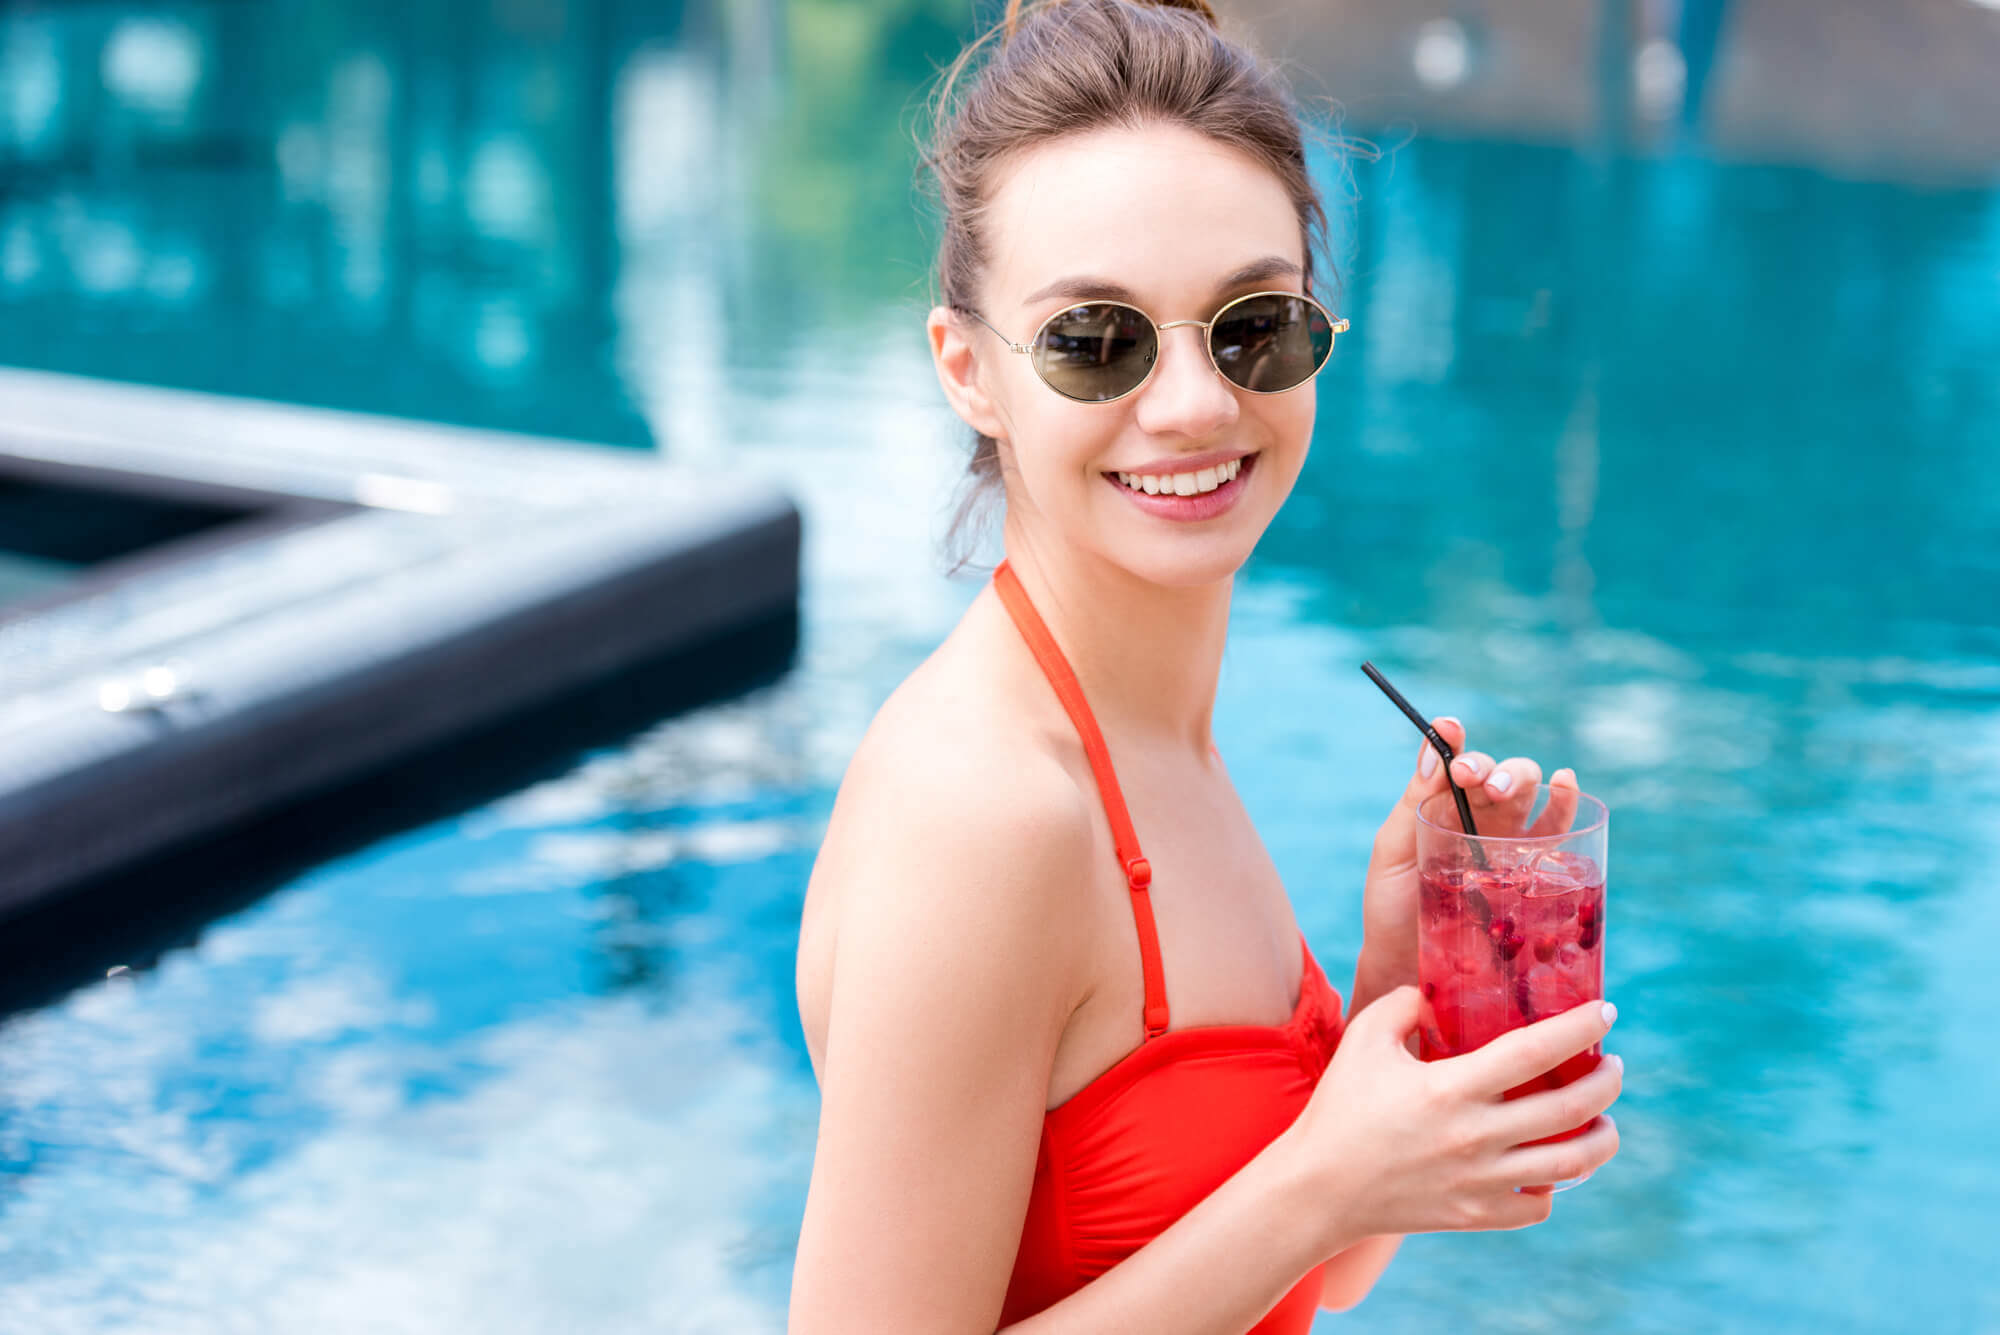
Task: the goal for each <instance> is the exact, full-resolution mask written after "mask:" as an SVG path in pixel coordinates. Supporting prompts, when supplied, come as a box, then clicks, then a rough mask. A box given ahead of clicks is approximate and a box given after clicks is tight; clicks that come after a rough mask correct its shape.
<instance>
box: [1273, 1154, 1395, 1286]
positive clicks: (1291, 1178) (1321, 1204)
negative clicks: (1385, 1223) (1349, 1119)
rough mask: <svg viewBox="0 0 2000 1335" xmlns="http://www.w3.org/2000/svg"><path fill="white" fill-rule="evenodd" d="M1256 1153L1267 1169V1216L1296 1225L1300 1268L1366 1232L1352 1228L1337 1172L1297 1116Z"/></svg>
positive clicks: (1350, 1244)
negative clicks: (1311, 1145) (1312, 1145)
mask: <svg viewBox="0 0 2000 1335" xmlns="http://www.w3.org/2000/svg"><path fill="white" fill-rule="evenodd" d="M1258 1157H1259V1158H1260V1159H1263V1160H1266V1161H1267V1162H1268V1164H1269V1167H1270V1169H1271V1191H1272V1193H1273V1196H1274V1199H1273V1200H1272V1201H1271V1206H1272V1212H1271V1215H1270V1217H1271V1218H1273V1219H1282V1220H1285V1221H1287V1222H1289V1223H1292V1224H1295V1225H1297V1232H1296V1237H1297V1240H1298V1244H1299V1247H1300V1256H1301V1258H1302V1259H1303V1261H1304V1269H1306V1270H1310V1269H1311V1268H1312V1267H1314V1266H1316V1265H1318V1264H1320V1263H1321V1262H1322V1261H1325V1260H1326V1259H1327V1258H1329V1257H1331V1256H1335V1255H1337V1254H1338V1253H1340V1252H1343V1251H1346V1250H1347V1249H1348V1248H1349V1247H1351V1246H1353V1245H1354V1244H1355V1243H1357V1242H1359V1241H1361V1240H1362V1239H1363V1238H1364V1237H1367V1236H1368V1235H1367V1234H1366V1233H1364V1232H1361V1231H1359V1230H1357V1229H1356V1228H1355V1226H1354V1220H1353V1217H1352V1215H1351V1214H1350V1212H1349V1211H1348V1209H1347V1207H1346V1199H1347V1198H1346V1193H1345V1192H1343V1191H1342V1190H1341V1187H1340V1184H1339V1182H1338V1180H1337V1179H1338V1176H1339V1175H1338V1173H1337V1172H1335V1171H1334V1168H1333V1165H1331V1164H1329V1163H1328V1162H1327V1159H1326V1154H1325V1152H1324V1151H1323V1150H1322V1151H1314V1150H1309V1149H1308V1148H1307V1146H1306V1143H1305V1137H1304V1136H1303V1134H1302V1133H1301V1131H1300V1128H1299V1124H1298V1123H1297V1122H1294V1123H1292V1125H1291V1126H1289V1127H1287V1128H1286V1129H1285V1130H1284V1131H1282V1132H1280V1133H1279V1135H1278V1137H1277V1138H1276V1139H1275V1140H1273V1141H1272V1142H1271V1143H1270V1144H1269V1145H1268V1146H1266V1147H1265V1149H1264V1151H1263V1153H1262V1154H1260V1155H1259V1156H1258Z"/></svg>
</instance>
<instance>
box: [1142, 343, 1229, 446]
mask: <svg viewBox="0 0 2000 1335" xmlns="http://www.w3.org/2000/svg"><path fill="white" fill-rule="evenodd" d="M1207 334H1208V331H1207V330H1205V329H1196V328H1194V327H1192V326H1182V327H1181V328H1179V329H1167V330H1162V331H1161V333H1160V361H1159V364H1158V365H1157V366H1155V367H1154V368H1153V378H1152V379H1151V380H1149V381H1147V382H1146V386H1145V388H1144V389H1142V390H1140V391H1139V403H1138V421H1139V425H1140V427H1142V428H1143V429H1144V430H1146V431H1149V432H1153V433H1155V434H1158V435H1182V436H1212V435H1214V434H1215V433H1216V432H1218V431H1221V430H1223V429H1224V428H1226V427H1228V426H1229V425H1230V424H1231V423H1233V422H1234V421H1235V420H1236V417H1237V413H1238V410H1239V405H1238V403H1237V400H1236V395H1235V393H1234V392H1233V391H1231V389H1230V388H1229V385H1228V383H1227V382H1225V381H1224V380H1223V378H1222V377H1221V375H1219V374H1218V373H1217V372H1216V369H1215V363H1213V362H1211V361H1210V360H1209V359H1208V344H1207V342H1206V341H1205V340H1206V338H1207Z"/></svg>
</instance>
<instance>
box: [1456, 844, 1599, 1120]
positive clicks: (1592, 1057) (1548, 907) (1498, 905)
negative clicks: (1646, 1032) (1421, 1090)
mask: <svg viewBox="0 0 2000 1335" xmlns="http://www.w3.org/2000/svg"><path fill="white" fill-rule="evenodd" d="M1419 884H1420V886H1421V902H1422V908H1421V916H1420V917H1419V919H1418V925H1417V978H1418V982H1419V985H1420V986H1421V987H1422V989H1423V994H1424V1001H1425V1007H1424V1023H1423V1027H1422V1029H1421V1030H1420V1031H1419V1037H1418V1043H1419V1045H1420V1052H1421V1054H1422V1056H1423V1059H1424V1060H1425V1061H1433V1060H1435V1059H1437V1058H1439V1057H1456V1056H1458V1055H1459V1054H1460V1053H1464V1052H1470V1051H1472V1050H1473V1049H1474V1048H1477V1047H1481V1046H1483V1045H1485V1044H1486V1043H1489V1042H1491V1041H1492V1040H1493V1039H1495V1038H1497V1037H1499V1036H1500V1035H1501V1034H1504V1033H1506V1032H1507V1031H1508V1030H1509V1029H1518V1028H1520V1027H1521V1026H1522V1025H1525V1024H1532V1023H1533V1022H1534V1021H1536V1020H1545V1019H1547V1018H1548V1017H1549V1016H1551V1015H1556V1014H1560V1013H1561V1012H1563V1011H1566V1010H1568V1009H1570V1008H1571V1007H1572V1006H1578V1005H1581V1004H1582V1003H1584V1002H1586V1001H1592V1000H1597V999H1600V998H1602V997H1603V996H1604V871H1603V867H1602V865H1601V864H1600V863H1599V862H1596V861H1593V860H1592V859H1591V858H1589V857H1586V856H1584V855H1583V854H1580V853H1574V852H1544V853H1541V854H1539V855H1536V856H1534V857H1532V858H1531V859H1529V860H1528V861H1527V862H1526V863H1523V864H1518V865H1512V866H1505V867H1502V866H1497V865H1496V866H1493V867H1490V868H1485V867H1478V866H1467V865H1460V864H1458V863H1456V862H1453V863H1443V864H1431V865H1422V866H1421V871H1420V876H1419ZM1602 1055H1603V1045H1602V1044H1599V1045H1596V1046H1593V1047H1592V1048H1591V1049H1590V1051H1588V1052H1583V1053H1578V1054H1577V1055H1576V1056H1574V1057H1571V1058H1570V1059H1569V1060H1568V1061H1565V1062H1564V1063H1563V1064H1562V1065H1560V1066H1558V1067H1556V1068H1555V1069H1554V1070H1553V1071H1550V1072H1548V1073H1547V1074H1545V1075H1542V1076H1538V1077H1537V1078H1535V1079H1533V1080H1530V1081H1528V1082H1527V1083H1526V1084H1523V1085H1517V1086H1516V1087H1514V1088H1513V1089H1510V1090H1508V1091H1507V1095H1506V1097H1508V1098H1510V1099H1514V1098H1519V1097H1520V1096H1521V1095H1523V1094H1532V1093H1534V1092H1535V1091H1536V1090H1540V1089H1560V1088H1562V1087H1563V1086H1564V1085H1566V1084H1568V1083H1569V1082H1570V1081H1572V1080H1575V1079H1576V1078H1577V1077H1579V1076H1582V1075H1587V1074H1589V1073H1590V1072H1591V1071H1592V1070H1593V1069H1595V1068H1596V1066H1597V1063H1598V1061H1599V1060H1600V1059H1601V1057H1602ZM1586 1129H1587V1124H1586V1126H1579V1127H1575V1128H1573V1129H1571V1130H1569V1131H1565V1132H1562V1133H1561V1134H1559V1135H1554V1136H1549V1137H1546V1138H1545V1139H1543V1140H1538V1141H1531V1142H1529V1143H1530V1144H1535V1145H1542V1144H1547V1143H1549V1142H1551V1141H1558V1140H1567V1139H1569V1138H1570V1137H1571V1136H1576V1135H1581V1134H1582V1133H1583V1132H1584V1131H1585V1130H1586Z"/></svg>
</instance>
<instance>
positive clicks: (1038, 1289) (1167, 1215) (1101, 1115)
mask: <svg viewBox="0 0 2000 1335" xmlns="http://www.w3.org/2000/svg"><path fill="white" fill-rule="evenodd" d="M993 584H994V587H995V589H996V590H997V591H998V592H999V594H1000V598H1001V601H1002V602H1004V603H1005V604H1006V606H1007V611H1008V613H1009V614H1010V615H1011V616H1012V617H1013V618H1014V624H1015V625H1016V626H1018V627H1019V628H1020V631H1021V634H1022V636H1023V638H1025V639H1026V640H1027V642H1028V647H1029V648H1030V649H1032V650H1034V654H1035V658H1036V660H1037V661H1038V662H1040V663H1041V665H1042V672H1043V673H1044V675H1046V676H1047V677H1048V679H1049V684H1050V685H1051V686H1053V687H1054V688H1055V691H1056V694H1057V696H1059V697H1060V698H1061V700H1062V703H1063V707H1064V708H1065V709H1067V710H1068V711H1069V716H1070V719H1071V720H1072V721H1073V722H1074V723H1075V724H1076V730H1077V733H1078V734H1079V735H1080V737H1081V738H1082V740H1083V746H1084V751H1085V752H1086V753H1087V754H1088V755H1089V757H1090V767H1091V770H1092V772H1093V773H1094V774H1095V775H1096V776H1097V789H1098V793H1099V795H1100V796H1101V797H1102V799H1103V801H1104V810H1105V814H1106V815H1108V816H1109V817H1110V820H1111V832H1112V836H1113V838H1114V839H1115V840H1116V843H1117V848H1118V861H1119V863H1120V865H1121V866H1123V867H1124V868H1125V876H1126V881H1127V883H1128V884H1129V885H1130V887H1131V892H1132V917H1133V920H1134V921H1135V922H1136V924H1137V926H1138V929H1139V962H1140V968H1141V971H1142V973H1143V975H1144V978H1145V986H1146V1009H1145V1024H1146V1037H1145V1039H1144V1040H1143V1041H1141V1043H1140V1044H1139V1046H1138V1047H1136V1048H1134V1049H1133V1050H1132V1051H1131V1052H1129V1053H1127V1054H1126V1055H1125V1056H1124V1057H1123V1058H1121V1059H1120V1060H1119V1061H1118V1062H1117V1064H1116V1065H1114V1066H1112V1067H1111V1069H1110V1070H1108V1071H1105V1072H1104V1073H1103V1074H1102V1075H1100V1076H1098V1077H1097V1078H1096V1079H1095V1080H1093V1081H1091V1082H1090V1083H1089V1084H1088V1085H1086V1086H1084V1088H1082V1089H1081V1090H1079V1091H1077V1093H1076V1094H1075V1095H1073V1096H1072V1097H1071V1098H1069V1099H1068V1100H1066V1101H1065V1102H1064V1103H1063V1104H1062V1105H1061V1106H1060V1107H1057V1108H1052V1109H1050V1110H1049V1112H1048V1113H1047V1114H1046V1116H1045V1117H1044V1118H1043V1120H1042V1143H1041V1149H1040V1151H1039V1152H1038V1154H1037V1155H1036V1158H1035V1183H1034V1189H1033V1192H1032V1194H1031V1195H1030V1196H1029V1198H1028V1217H1027V1220H1026V1223H1025V1225H1024V1227H1023V1229H1022V1233H1021V1250H1020V1252H1019V1254H1018V1255H1017V1256H1016V1257H1015V1259H1014V1274H1013V1278H1012V1279H1011V1280H1010V1281H1009V1282H1008V1285H1007V1300H1006V1304H1005V1306H1003V1307H1002V1308H1001V1314H1000V1320H1001V1324H1002V1325H1007V1324H1009V1323H1011V1322H1015V1321H1020V1320H1022V1319H1024V1318H1026V1317H1029V1316H1032V1315H1034V1314H1035V1313H1036V1312H1039V1311H1041V1310H1042V1309H1043V1308H1045V1307H1048V1306H1050V1305H1052V1304H1054V1303H1056V1302H1059V1301H1061V1300H1062V1299H1064V1298H1066V1297H1068V1296H1069V1295H1070V1294H1072V1293H1074V1292H1076V1291H1077V1290H1078V1289H1080V1288H1082V1287H1083V1286H1084V1285H1085V1284H1087V1283H1089V1282H1090V1281H1091V1280H1093V1279H1095V1278H1097V1276H1099V1275H1101V1274H1103V1273H1104V1272H1105V1271H1107V1270H1109V1269H1111V1267H1113V1266H1115V1265H1117V1264H1118V1263H1119V1262H1120V1261H1122V1260H1124V1259H1125V1258H1126V1257H1127V1256H1130V1255H1131V1254H1132V1253H1133V1252H1135V1251H1137V1250H1139V1248H1141V1247H1143V1246H1145V1245H1146V1244H1147V1243H1149V1242H1151V1241H1152V1240H1153V1239H1154V1238H1155V1237H1157V1236H1158V1235H1159V1234H1160V1233H1162V1232H1164V1231H1165V1230H1166V1229H1167V1227H1168V1226H1169V1225H1171V1224H1172V1223H1173V1222H1174V1221H1175V1220H1177V1219H1179V1218H1180V1217H1181V1216H1182V1215H1184V1214H1186V1213H1187V1212H1188V1211H1189V1210H1190V1209H1192V1208H1193V1207H1194V1206H1195V1205H1196V1204H1198V1203H1199V1202H1200V1201H1201V1200H1202V1199H1203V1198H1204V1197H1206V1196H1207V1195H1208V1194H1209V1193H1210V1192H1212V1191H1214V1190H1215V1189H1216V1188H1217V1187H1219V1186H1221V1185H1222V1183H1223V1182H1224V1181H1226V1180H1227V1179H1228V1178H1229V1177H1231V1176H1232V1175H1234V1174H1235V1172H1236V1171H1237V1170H1238V1169H1239V1168H1241V1167H1243V1165H1244V1164H1246V1163H1248V1162H1249V1161H1250V1160H1251V1159H1253V1158H1255V1157H1256V1155H1257V1153H1258V1152H1259V1151H1260V1150H1262V1149H1263V1148H1264V1147H1265V1146H1266V1145H1268V1144H1269V1143H1270V1142H1271V1141H1272V1140H1273V1139H1274V1138H1276V1136H1277V1135H1278V1133H1279V1132H1281V1131H1283V1130H1284V1129H1285V1128H1286V1127H1287V1126H1289V1125H1291V1123H1292V1119H1293V1118H1295V1117H1297V1116H1298V1114H1299V1111H1300V1110H1301V1109H1303V1108H1304V1107H1305V1104H1306V1100H1307V1098H1308V1097H1309V1096H1310V1095H1311V1094H1312V1089H1313V1086H1314V1084H1316V1083H1317V1082H1318V1080H1319V1077H1320V1073H1321V1072H1322V1071H1324V1070H1325V1069H1326V1064H1327V1062H1328V1060H1329V1059H1330V1058H1331V1057H1332V1056H1333V1049H1334V1045H1335V1044H1337V1043H1338V1042H1339V1041H1340V1032H1341V1002H1340V994H1339V993H1338V992H1336V991H1335V990H1334V989H1333V987H1332V985H1331V984H1329V983H1328V982H1327V980H1326V975H1325V974H1323V973H1321V972H1320V969H1319V965H1318V964H1317V963H1316V962H1315V961H1314V959H1313V957H1312V951H1311V950H1310V949H1308V948H1307V947H1306V944H1305V938H1304V937H1303V936H1301V937H1300V939H1299V948H1300V950H1301V952H1303V954H1304V956H1305V968H1304V973H1303V975H1302V976H1301V978H1300V981H1299V999H1298V1003H1297V1005H1295V1006H1294V1007H1293V1009H1292V1017H1291V1019H1289V1020H1287V1021H1286V1022H1285V1023H1284V1024H1281V1025H1257V1024H1214V1025H1198V1026H1196V1027H1194V1028H1190V1029H1178V1030H1169V1029H1168V1028H1167V984H1166V975H1165V974H1164V972H1163V971H1162V970H1161V967H1160V943H1159V937H1158V935H1157V933H1156V932H1155V930H1154V926H1153V905H1152V900H1151V897H1150V894H1149V892H1148V889H1147V887H1148V886H1149V885H1150V884H1151V882H1152V875H1153V873H1152V868H1151V866H1150V865H1149V864H1148V863H1147V861H1146V859H1145V858H1144V857H1143V856H1141V854H1140V852H1139V840H1138V837H1137V835H1135V834H1134V833H1133V830H1132V821H1131V817H1130V816H1129V815H1128V814H1127V813H1126V810H1125V798H1124V795H1123V794H1122V793H1121V792H1120V791H1119V788H1118V778H1117V775H1116V774H1114V773H1113V772H1112V769H1111V755H1110V752H1109V751H1107V750H1106V749H1105V745H1104V737H1103V734H1101V733H1100V732H1099V731H1098V729H1097V721H1096V719H1094V718H1093V717H1092V716H1091V713H1090V706H1089V705H1088V704H1086V703H1085V702H1084V698H1083V690H1082V688H1081V687H1080V686H1078V684H1077V680H1076V674H1075V673H1074V672H1072V671H1071V670H1070V666H1069V661H1068V660H1067V659H1066V658H1064V657H1063V653H1062V650H1061V649H1059V648H1057V647H1056V642H1055V640H1054V638H1053V637H1052V636H1050V634H1049V631H1048V627H1047V626H1045V625H1044V624H1043V623H1042V619H1041V617H1040V616H1039V615H1038V614H1037V613H1036V611H1035V608H1034V604H1033V603H1031V602H1030V601H1029V600H1028V595H1027V592H1026V591H1025V590H1024V589H1022V587H1021V582H1020V579H1019V577H1018V576H1016V575H1015V574H1014V572H1013V570H1011V569H1010V568H1009V567H1008V565H1007V563H1006V562H1005V561H1002V562H1001V563H1000V565H999V568H998V569H996V570H995V571H994V572H993ZM1254 1245H1256V1244H1255V1239H1251V1238H1246V1239H1244V1246H1245V1247H1251V1246H1254ZM1319 1289H1320V1271H1319V1270H1318V1269H1315V1270H1313V1271H1312V1272H1311V1273H1309V1274H1307V1275H1306V1276H1305V1277H1304V1278H1303V1279H1301V1280H1300V1281H1299V1282H1298V1284H1297V1285H1295V1286H1294V1287H1293V1288H1292V1290H1291V1292H1290V1293H1288V1294H1286V1295H1285V1296H1284V1297H1283V1298H1282V1299H1280V1300H1279V1302H1278V1305H1277V1306H1276V1307H1274V1308H1272V1309H1271V1311H1270V1312H1269V1313H1268V1314H1267V1315H1266V1316H1265V1317H1264V1319H1263V1320H1262V1321H1260V1322H1259V1323H1258V1324H1257V1325H1256V1327H1255V1328H1254V1335H1304V1332H1305V1331H1306V1330H1307V1329H1308V1328H1309V1327H1310V1326H1311V1325H1312V1319H1313V1312H1314V1311H1315V1309H1316V1308H1317V1307H1318V1305H1319Z"/></svg>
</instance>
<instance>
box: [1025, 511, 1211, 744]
mask: <svg viewBox="0 0 2000 1335" xmlns="http://www.w3.org/2000/svg"><path fill="white" fill-rule="evenodd" d="M1004 546H1005V550H1006V554H1007V564H1008V567H1009V568H1010V569H1012V570H1013V572H1014V574H1015V575H1016V576H1018V577H1019V579H1020V581H1021V587H1022V589H1023V590H1025V591H1026V593H1027V595H1028V598H1029V600H1030V601H1031V602H1033V603H1034V605H1035V610H1036V611H1037V612H1039V613H1040V614H1041V618H1042V620H1043V621H1044V622H1045V623H1046V624H1047V625H1048V628H1049V633H1050V634H1051V635H1053V636H1054V637H1055V640H1056V643H1057V645H1058V646H1060V647H1061V649H1062V651H1063V656H1064V657H1065V658H1067V659H1068V660H1069V664H1070V667H1071V669H1072V670H1073V671H1074V672H1075V673H1076V677H1077V681H1078V683H1079V684H1080V685H1081V686H1082V687H1083V693H1084V696H1085V698H1086V699H1087V700H1088V701H1089V702H1090V712H1091V713H1092V714H1093V715H1095V716H1096V718H1097V722H1098V726H1099V728H1101V729H1103V730H1104V731H1105V732H1106V733H1107V734H1110V733H1113V732H1115V733H1116V734H1117V735H1118V736H1120V737H1125V738H1138V739H1142V741H1143V742H1145V743H1151V744H1157V745H1159V746H1160V747H1161V748H1163V749H1165V750H1167V751H1169V752H1171V751H1175V750H1182V751H1185V752H1186V753H1187V754H1188V755H1189V756H1190V757H1191V758H1193V759H1194V760H1196V761H1199V762H1202V763H1206V762H1207V760H1208V748H1209V745H1210V743H1211V741H1212V739H1213V734H1212V733H1211V731H1210V724H1211V721H1212V719H1213V716H1214V712H1215V686H1216V680H1217V678H1218V677H1219V676H1220V675H1221V671H1222V649H1223V643H1224V641H1225V640H1226V639H1227V638H1228V634H1229V595H1230V589H1231V585H1232V583H1233V581H1232V580H1228V579H1225V580H1223V581H1221V582H1220V583H1216V584H1205V585H1201V586H1198V587H1193V588H1178V589H1175V588H1163V587H1162V586H1160V585H1158V584H1154V583H1151V582H1149V581H1147V580H1143V579H1141V578H1139V577H1138V576H1136V575H1134V574H1132V573H1131V572H1130V571H1128V570H1125V569H1123V568H1122V567H1119V566H1116V565H1113V564H1112V563H1110V562H1108V561H1106V560H1104V559H1103V558H1101V557H1099V556H1097V555H1095V554H1094V553H1090V552H1080V551H1077V550H1076V549H1073V548H1071V549H1064V550H1061V551H1060V552H1053V551H1050V550H1049V549H1048V548H1047V547H1045V546H1042V545H1040V544H1036V543H1033V542H1029V541H1026V540H1023V539H1022V538H1021V536H1020V535H1018V534H1016V533H1013V532H1008V533H1007V534H1006V538H1005V543H1004Z"/></svg>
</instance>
